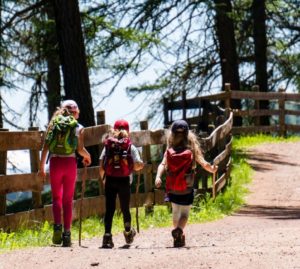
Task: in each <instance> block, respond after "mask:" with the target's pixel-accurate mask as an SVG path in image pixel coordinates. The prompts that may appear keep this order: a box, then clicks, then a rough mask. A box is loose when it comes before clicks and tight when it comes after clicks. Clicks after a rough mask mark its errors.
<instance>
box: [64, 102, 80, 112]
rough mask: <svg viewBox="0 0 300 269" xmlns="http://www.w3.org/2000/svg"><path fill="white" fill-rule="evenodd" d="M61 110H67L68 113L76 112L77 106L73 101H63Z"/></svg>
mask: <svg viewBox="0 0 300 269" xmlns="http://www.w3.org/2000/svg"><path fill="white" fill-rule="evenodd" d="M61 107H62V108H67V109H68V110H69V111H70V112H75V111H78V105H77V103H76V102H75V101H74V100H65V101H63V102H62V104H61Z"/></svg>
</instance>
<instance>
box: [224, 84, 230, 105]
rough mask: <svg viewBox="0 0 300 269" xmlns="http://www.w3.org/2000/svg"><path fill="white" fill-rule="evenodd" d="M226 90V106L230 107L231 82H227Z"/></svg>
mask: <svg viewBox="0 0 300 269" xmlns="http://www.w3.org/2000/svg"><path fill="white" fill-rule="evenodd" d="M225 92H226V93H227V96H226V99H225V108H228V109H230V108H231V106H230V101H231V94H230V93H231V88H230V83H225Z"/></svg>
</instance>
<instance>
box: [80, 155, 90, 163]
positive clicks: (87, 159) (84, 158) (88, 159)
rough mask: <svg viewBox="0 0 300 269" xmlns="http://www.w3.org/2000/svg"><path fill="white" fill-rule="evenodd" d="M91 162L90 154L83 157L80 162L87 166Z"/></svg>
mask: <svg viewBox="0 0 300 269" xmlns="http://www.w3.org/2000/svg"><path fill="white" fill-rule="evenodd" d="M91 162H92V160H91V156H90V155H88V156H85V157H83V160H82V163H83V165H84V166H89V165H90V164H91Z"/></svg>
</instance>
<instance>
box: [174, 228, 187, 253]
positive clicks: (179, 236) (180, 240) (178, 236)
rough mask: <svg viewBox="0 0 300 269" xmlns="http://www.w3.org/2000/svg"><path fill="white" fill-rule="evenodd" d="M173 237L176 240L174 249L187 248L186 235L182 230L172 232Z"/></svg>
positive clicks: (177, 229)
mask: <svg viewBox="0 0 300 269" xmlns="http://www.w3.org/2000/svg"><path fill="white" fill-rule="evenodd" d="M172 236H173V239H174V248H180V247H184V246H185V235H184V234H183V231H182V229H181V228H179V227H177V228H176V229H174V230H172Z"/></svg>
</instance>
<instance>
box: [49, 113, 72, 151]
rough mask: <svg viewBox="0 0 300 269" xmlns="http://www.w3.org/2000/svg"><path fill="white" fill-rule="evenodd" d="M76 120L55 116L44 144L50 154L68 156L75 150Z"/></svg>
mask: <svg viewBox="0 0 300 269" xmlns="http://www.w3.org/2000/svg"><path fill="white" fill-rule="evenodd" d="M77 126H78V123H77V120H76V119H75V118H74V117H73V116H70V115H67V116H64V115H57V116H56V117H55V118H54V119H53V122H52V127H51V129H50V130H49V131H48V133H47V135H46V143H47V144H48V146H49V152H50V153H51V154H59V155H70V154H72V153H74V152H75V150H76V148H77V137H76V133H75V132H76V130H75V129H76V127H77Z"/></svg>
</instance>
